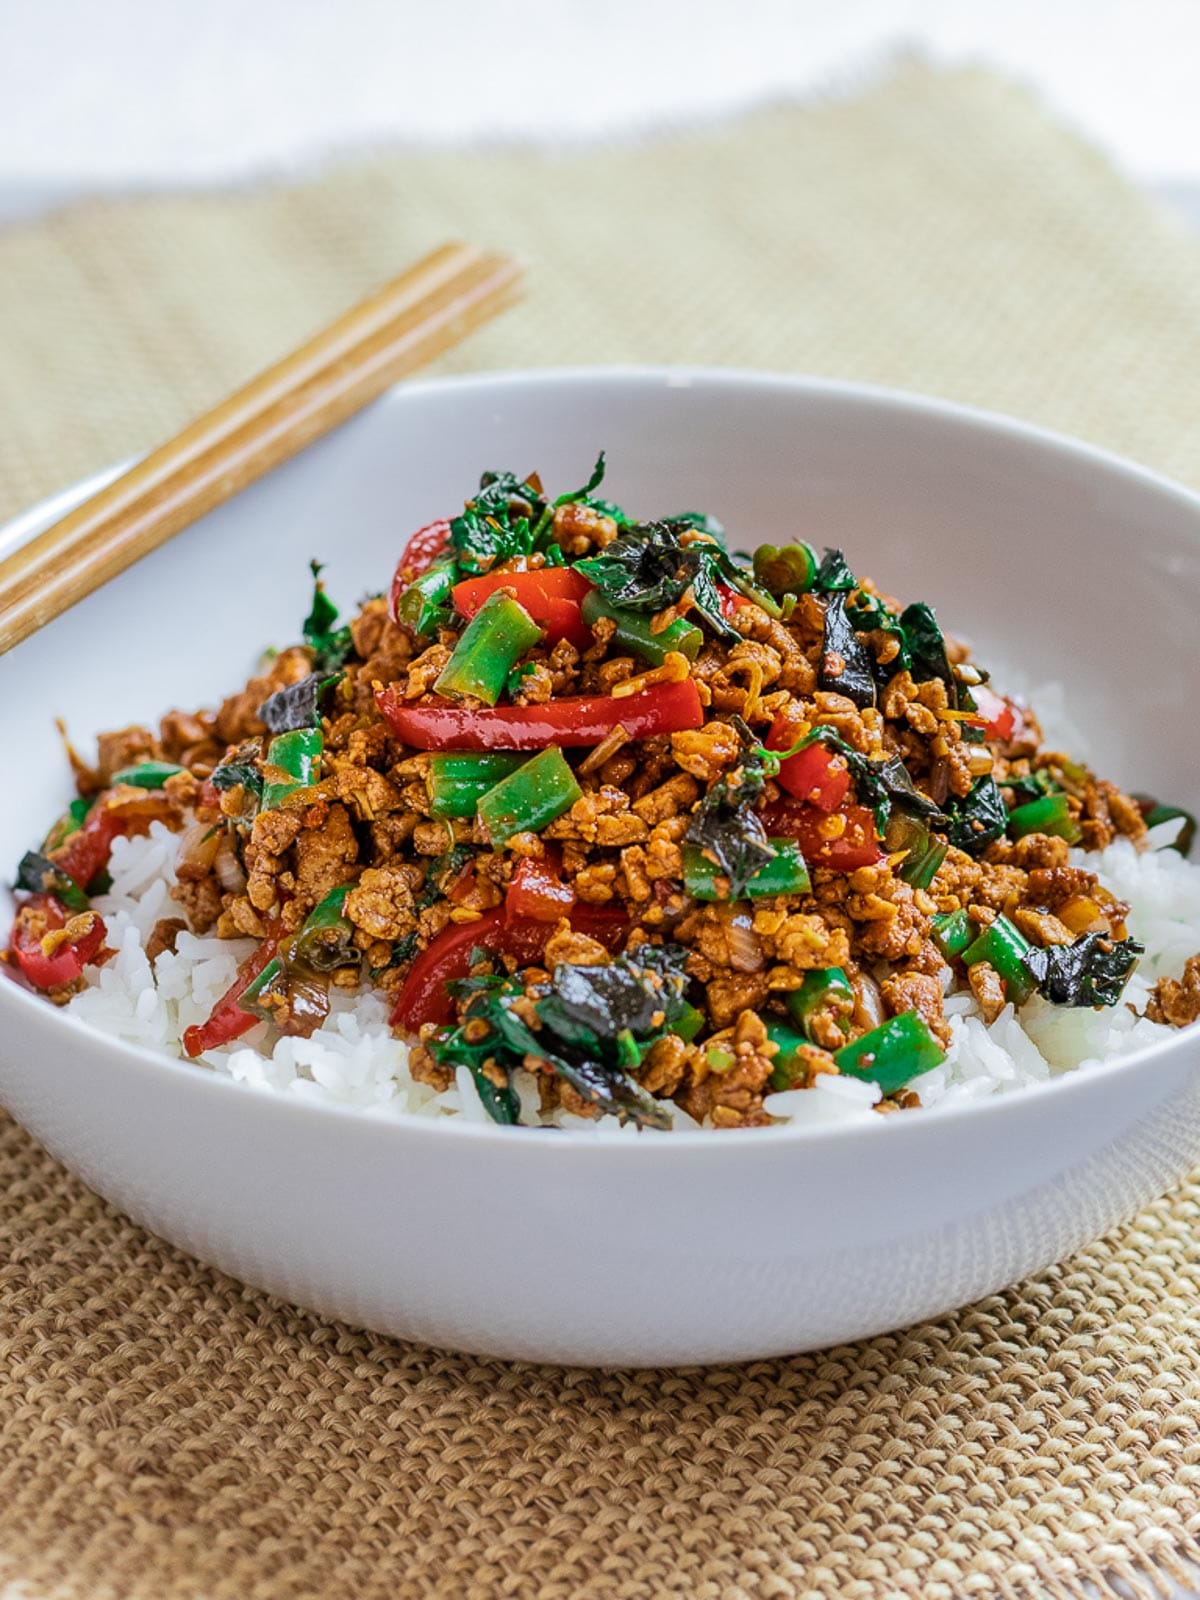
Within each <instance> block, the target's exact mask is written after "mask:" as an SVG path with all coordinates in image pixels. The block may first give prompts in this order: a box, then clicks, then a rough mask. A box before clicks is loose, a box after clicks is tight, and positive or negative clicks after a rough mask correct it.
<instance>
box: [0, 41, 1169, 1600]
mask: <svg viewBox="0 0 1200 1600" xmlns="http://www.w3.org/2000/svg"><path fill="white" fill-rule="evenodd" d="M518 90H519V86H518V85H516V84H509V85H507V86H506V85H503V84H500V85H498V92H518ZM398 92H402V86H400V88H399V89H398ZM596 92H603V89H602V86H596V85H593V84H589V83H588V80H587V76H586V73H585V72H581V75H580V93H596ZM453 235H460V236H465V237H470V238H473V239H476V240H479V241H481V242H484V243H490V244H500V245H507V246H511V247H515V248H517V249H519V250H521V251H522V252H524V253H525V254H526V255H527V256H528V257H529V259H530V261H531V262H532V263H533V268H534V270H533V276H532V281H531V294H530V299H529V302H528V304H527V305H526V306H525V307H524V308H523V309H521V310H520V311H518V312H517V313H515V314H514V315H512V316H510V317H509V318H508V319H507V320H506V321H505V322H504V323H503V325H498V326H497V327H495V328H494V329H493V330H490V331H489V332H487V333H486V334H484V335H483V336H481V337H480V338H478V339H476V340H475V341H474V343H473V344H472V345H471V346H470V347H469V348H468V349H464V350H463V351H461V352H460V353H458V354H457V355H456V356H455V358H454V359H453V361H451V362H447V363H446V366H447V367H453V368H454V369H466V368H470V367H472V366H479V365H490V366H495V365H525V364H540V363H547V362H564V361H589V362H590V361H600V362H604V361H625V360H654V361H657V360H682V361H712V362H736V363H743V364H757V365H762V366H767V367H775V368H786V369H795V370H808V371H814V372H820V373H834V374H837V375H839V376H848V377H854V378H864V379H871V380H874V381H878V382H883V383H889V384H900V385H907V386H910V387H915V388H919V389H924V390H930V391H936V392H939V393H942V394H947V395H951V396H953V397H956V398H959V399H964V400H970V401H973V402H977V403H982V404H986V405H992V406H997V407H1001V408H1003V409H1006V410H1010V411H1014V412H1017V413H1019V414H1022V415H1024V416H1027V417H1031V418H1035V419H1037V420H1039V421H1042V422H1046V423H1049V424H1052V425H1054V426H1056V427H1060V428H1065V429H1068V430H1071V431H1074V432H1078V433H1081V434H1084V435H1086V436H1088V437H1089V438H1091V439H1094V440H1097V441H1099V442H1101V443H1104V444H1107V445H1111V446H1115V447H1116V448H1118V449H1122V450H1125V451H1128V452H1130V453H1131V454H1133V455H1135V456H1138V457H1140V458H1141V459H1143V460H1145V461H1147V462H1149V463H1152V464H1153V465H1155V466H1158V467H1161V468H1164V469H1166V470H1168V471H1172V472H1174V473H1176V474H1178V475H1180V476H1182V477H1184V478H1189V479H1191V480H1192V481H1193V482H1195V481H1200V429H1198V428H1197V425H1196V418H1197V416H1198V415H1200V245H1197V243H1196V242H1195V241H1193V239H1191V238H1190V237H1188V236H1187V235H1186V233H1185V232H1184V231H1183V229H1182V228H1181V227H1179V226H1177V225H1176V224H1174V223H1173V222H1171V221H1170V220H1168V219H1165V218H1163V217H1160V216H1159V215H1157V214H1156V213H1155V211H1154V210H1153V209H1152V207H1151V206H1150V205H1149V204H1148V203H1147V202H1146V201H1145V200H1144V199H1143V198H1141V197H1139V196H1138V195H1137V194H1136V193H1134V192H1133V191H1131V190H1130V189H1129V188H1128V187H1126V186H1125V185H1124V184H1123V183H1122V182H1121V181H1120V180H1118V179H1117V178H1116V177H1115V176H1114V175H1113V173H1112V172H1111V171H1109V170H1108V168H1107V167H1106V166H1105V165H1104V164H1103V163H1102V162H1101V161H1100V160H1099V159H1098V158H1097V157H1096V156H1095V155H1094V154H1092V153H1091V152H1089V151H1088V150H1087V149H1085V148H1084V147H1083V146H1082V145H1081V144H1080V143H1079V142H1077V141H1076V140H1075V139H1074V138H1073V137H1071V136H1070V135H1068V134H1067V133H1065V132H1063V131H1061V130H1060V129H1058V128H1056V127H1055V126H1054V125H1052V124H1051V123H1050V122H1049V121H1048V120H1047V119H1046V118H1045V117H1044V116H1043V114H1042V113H1041V112H1040V111H1039V110H1038V109H1037V108H1036V107H1035V106H1034V105H1033V104H1032V103H1031V102H1030V101H1029V100H1028V98H1026V96H1025V95H1024V94H1022V93H1021V92H1020V91H1018V90H1015V89H1013V88H1011V87H1007V86H1004V85H1002V84H999V83H996V82H994V81H992V80H990V79H987V78H985V77H982V76H979V75H975V74H964V75H958V76H952V77H939V76H936V75H933V74H928V73H925V72H923V71H921V70H918V69H915V68H914V69H908V70H905V71H903V72H902V73H900V74H899V75H897V76H895V77H893V78H891V79H889V80H888V81H886V82H884V83H882V84H880V85H878V86H876V87H874V88H872V89H870V90H869V91H868V92H867V93H866V94H865V95H863V96H862V97H860V98H857V99H854V100H849V101H844V102H840V103H830V104H826V105H821V106H814V107H809V108H806V109H800V110H796V109H787V110H777V111H773V112H770V113H766V114H761V115H757V116H754V117H752V118H750V119H749V120H747V121H745V122H743V123H741V124H740V125H738V126H736V127H731V128H726V129H720V130H714V131H711V132H705V133H700V134H697V135H693V136H688V137H684V136H680V137H678V138H675V139H672V140H670V141H667V142H664V143H660V144H659V145H657V146H653V147H640V148H637V147H634V146H632V145H631V146H630V148H628V149H618V150H612V149H610V150H607V151H604V152H595V151H593V152H591V153H581V152H576V153H567V154H560V155H557V156H554V157H550V156H532V155H528V154H521V153H517V152H512V153H479V154H466V153H456V154H431V153H422V154H412V155H404V156H390V157H388V158H387V159H384V160H377V161H373V162H371V163H370V164H367V165H362V164H356V165H354V166H352V167H350V168H348V169H346V170H339V171H333V172H330V173H329V174H327V175H324V176H323V177H322V178H321V179H320V180H319V181H316V182H310V183H306V184H303V185H301V186H299V187H292V188H278V189H274V190H271V191H266V192H264V191H246V192H243V193H237V194H233V195H229V194H225V195H219V196H214V197H205V198H190V199H150V200H142V201H138V202H132V203H128V204H124V205H116V204H105V205H91V206H88V207H85V208H82V209H78V210H75V211H72V212H69V213H67V214H65V215H63V216H60V217H57V218H54V219H52V220H49V221H47V222H43V223H41V224H39V225H37V226H35V227H30V228H27V229H20V230H14V231H11V232H9V233H7V234H5V235H0V351H2V352H3V354H2V361H0V508H2V509H4V510H9V511H11V510H16V509H17V508H18V507H19V506H21V505H22V504H24V503H25V502H27V501H29V500H30V499H32V498H33V497H34V496H36V495H38V494H40V493H43V492H45V491H47V490H50V489H52V488H54V487H56V486H58V485H60V484H62V483H64V482H66V481H68V480H70V479H71V478H73V477H75V476H78V475H79V474H81V473H84V472H86V471H87V470H89V469H90V468H93V467H97V466H99V465H101V464H102V463H104V462H105V461H108V460H110V459H112V458H114V457H119V456H121V455H124V454H127V453H129V452H132V451H135V450H137V449H139V448H141V447H143V446H145V445H148V444H150V443H151V442H153V441H154V440H156V439H157V438H159V437H161V436H163V435H165V434H166V433H168V432H169V431H170V430H171V429H172V428H174V427H175V426H176V425H177V424H178V423H179V422H181V421H182V420H183V419H184V418H185V417H186V416H187V415H188V414H189V413H191V412H192V411H194V410H195V409H196V408H198V407H199V406H201V405H202V404H204V403H206V402H209V401H211V400H213V399H215V398H216V397H217V396H218V395H219V394H220V393H221V392H222V391H224V390H225V389H226V388H227V387H228V386H229V385H231V384H232V383H233V382H234V381H236V380H237V379H239V378H241V377H242V376H243V375H245V374H247V373H248V372H249V371H251V370H252V369H253V368H254V367H256V366H257V365H260V364H262V363H263V362H264V361H266V360H267V359H268V358H270V357H272V356H273V355H275V354H277V353H278V352H280V351H281V350H282V349H284V348H285V347H286V346H287V345H289V344H290V343H291V342H292V341H293V340H295V339H296V338H298V337H299V336H300V335H301V334H303V333H304V332H305V331H306V330H308V329H310V328H312V327H314V326H315V325H316V324H317V323H319V322H320V321H321V320H322V319H323V318H325V317H326V316H327V315H328V314H329V313H331V312H332V311H334V310H335V309H336V308H338V307H340V306H342V305H343V304H345V303H347V302H348V301H350V300H351V299H353V298H354V297H355V295H356V294H358V293H359V291H360V290H362V289H365V288H366V287H367V286H368V285H370V284H371V283H373V282H375V281H377V280H379V279H380V278H382V277H384V276H386V275H388V274H390V273H391V272H392V271H394V270H395V269H396V268H398V267H399V266H400V265H401V264H403V263H404V262H406V261H407V260H409V259H410V258H411V257H413V256H414V255H415V254H417V253H418V252H419V251H420V250H421V249H423V248H424V247H425V246H427V245H429V244H431V243H433V242H434V241H437V240H440V239H442V238H443V237H446V236H453ZM1198 1198H1200V1188H1198V1187H1197V1186H1196V1184H1195V1183H1192V1184H1189V1185H1185V1186H1184V1187H1182V1188H1180V1189H1179V1190H1177V1191H1175V1192H1174V1193H1172V1194H1171V1195H1169V1196H1167V1197H1166V1198H1164V1199H1163V1200H1161V1201H1159V1202H1158V1203H1157V1204H1155V1205H1153V1206H1151V1207H1150V1208H1149V1209H1148V1210H1147V1211H1146V1212H1145V1213H1144V1214H1143V1215H1142V1216H1141V1217H1140V1218H1138V1219H1137V1221H1136V1222H1135V1223H1133V1224H1132V1225H1130V1226H1129V1227H1127V1228H1125V1229H1124V1230H1123V1231H1121V1232H1120V1233H1118V1234H1116V1235H1114V1236H1112V1237H1110V1238H1109V1239H1106V1240H1104V1241H1103V1242H1101V1243H1100V1244H1097V1245H1096V1246H1094V1247H1093V1248H1092V1249H1090V1250H1088V1251H1086V1252H1084V1253H1083V1254H1082V1255H1080V1256H1078V1257H1077V1258H1075V1259H1074V1260H1073V1261H1071V1262H1069V1263H1067V1264H1066V1265H1065V1266H1063V1267H1060V1268H1058V1269H1055V1270H1053V1271H1050V1272H1047V1273H1045V1274H1044V1275H1043V1276H1042V1277H1040V1278H1038V1279H1037V1280H1036V1281H1034V1282H1030V1283H1026V1284H1023V1285H1021V1286H1019V1287H1018V1288H1016V1289H1014V1290H1013V1291H1012V1292H1011V1293H1009V1294H1007V1295H1004V1296H999V1297H997V1298H995V1299H992V1300H988V1301H986V1302H984V1303H982V1304H980V1305H976V1306H973V1307H971V1308H969V1309H968V1310H966V1311H963V1312H962V1313H960V1314H959V1315H958V1316H956V1317H953V1318H950V1319H947V1320H946V1321H944V1322H941V1323H938V1324H936V1325H932V1326H927V1327H921V1328H917V1329H914V1330H912V1331H910V1332H908V1333H903V1334H896V1335H892V1336H889V1337H885V1338H879V1339H875V1340H872V1341H871V1342H870V1343H867V1344H862V1345H856V1346H853V1347H847V1348H841V1349H836V1350H832V1351H828V1352H825V1353H823V1354H818V1355H810V1356H804V1357H798V1358H796V1359H793V1360H787V1361H772V1362H765V1363H760V1364H756V1365H752V1366H748V1367H744V1368H730V1369H723V1370H709V1371H704V1372H685V1373H678V1372H675V1373H672V1372H643V1373H634V1374H620V1373H613V1374H600V1373H583V1372H568V1373H564V1372H555V1371H546V1370H539V1369H532V1368H521V1367H513V1366H506V1365H504V1364H502V1363H499V1362H492V1361H484V1360H474V1359H471V1358H467V1357H458V1356H447V1355H443V1354H438V1353H435V1352H430V1351H427V1350H422V1349H415V1348H406V1347H403V1346H400V1345H397V1344H394V1343H390V1342H387V1341H384V1340H380V1339H376V1338H372V1337H371V1336H370V1335H367V1334H360V1333H355V1332H352V1331H349V1330H347V1329H345V1328H341V1327H336V1326H330V1325H328V1324H324V1323H321V1322H319V1321H317V1320H315V1319H313V1318H309V1317H305V1316H302V1315H300V1314H298V1313H295V1312H292V1311H290V1310H289V1309H287V1308H286V1307H284V1306H282V1305H279V1304H277V1303H276V1302H274V1301H272V1300H270V1299H268V1298H266V1297H265V1296H263V1295H260V1294H257V1293H254V1292H251V1291H249V1290H245V1289H242V1288H241V1287H239V1286H238V1285H237V1284H235V1283H232V1282H230V1281H229V1280H227V1279H224V1278H222V1277H220V1276H218V1275H217V1274H215V1273H213V1272H210V1271H208V1270H207V1269H205V1268H203V1267H200V1266H198V1265H196V1264H194V1263H193V1262H191V1261H189V1260H187V1259H185V1258H184V1257H182V1256H180V1255H179V1254H177V1253H176V1252H175V1251H173V1250H171V1249H169V1248H168V1247H166V1246H165V1245H163V1244H161V1243H159V1242H158V1241H157V1240H155V1239H153V1238H151V1237H150V1236H148V1235H146V1234H144V1233H142V1232H140V1231H139V1230H137V1229H135V1228H133V1227H131V1226H130V1225H128V1224H127V1223H126V1222H125V1221H123V1219H122V1218H121V1217H119V1216H118V1215H116V1214H115V1213H114V1212H112V1211H111V1210H109V1209H108V1208H107V1207H106V1206H105V1205H103V1204H102V1203H100V1202H99V1201H98V1200H96V1199H94V1198H93V1197H92V1196H91V1195H90V1194H88V1192H87V1191H86V1190H85V1189H84V1188H83V1187H82V1186H81V1185H80V1184H78V1183H77V1182H76V1181H75V1180H74V1179H72V1178H71V1177H69V1176H68V1175H67V1174H66V1173H65V1172H63V1171H62V1170H61V1169H60V1168H59V1167H58V1166H57V1165H56V1164H55V1163H54V1162H53V1161H52V1160H50V1159H49V1157H47V1156H46V1155H44V1154H43V1153H42V1152H41V1151H39V1150H38V1149H37V1147H36V1146H35V1145H34V1144H33V1143H32V1141H31V1140H29V1139H28V1138H27V1137H26V1136H25V1135H24V1134H23V1133H21V1132H20V1131H19V1130H18V1129H17V1128H15V1127H14V1126H13V1125H12V1124H11V1123H5V1122H0V1275H2V1276H0V1282H2V1292H0V1358H2V1364H0V1580H7V1587H6V1588H5V1589H4V1591H3V1592H4V1594H5V1595H6V1596H12V1597H15V1596H17V1595H20V1596H22V1597H25V1600H48V1597H50V1596H60V1595H61V1596H63V1597H70V1600H79V1597H87V1600H106V1597H112V1600H135V1597H136V1600H176V1597H182V1596H197V1597H201V1596H202V1597H206V1600H207V1597H213V1600H216V1597H228V1600H299V1597H301V1596H322V1597H330V1600H341V1597H346V1600H352V1597H353V1600H375V1597H379V1600H407V1597H413V1600H416V1597H426V1596H434V1595H437V1596H464V1597H467V1600H485V1597H488V1600H490V1597H492V1596H501V1595H507V1596H514V1597H525V1596H530V1597H537V1600H575V1597H596V1600H600V1597H612V1600H635V1597H642V1596H647V1597H657V1596H680V1597H685V1596H687V1597H697V1600H740V1597H755V1600H758V1597H762V1600H767V1597H772V1600H774V1597H802V1596H813V1597H816V1596H821V1597H829V1600H832V1597H835V1596H836V1597H846V1600H875V1597H890V1596H922V1597H928V1600H952V1597H958V1596H968V1595H969V1596H977V1597H980V1600H986V1597H991V1596H1018V1595H1020V1596H1025V1595H1041V1594H1053V1595H1071V1596H1082V1595H1084V1594H1086V1593H1095V1591H1096V1589H1097V1588H1098V1589H1099V1590H1100V1591H1101V1592H1102V1593H1103V1594H1105V1595H1116V1594H1123V1593H1128V1590H1126V1589H1124V1588H1123V1587H1122V1585H1123V1584H1129V1585H1131V1586H1132V1587H1133V1589H1134V1590H1135V1592H1137V1593H1143V1592H1149V1591H1150V1589H1151V1588H1152V1587H1158V1586H1163V1585H1166V1584H1168V1582H1169V1580H1170V1579H1171V1578H1175V1579H1177V1580H1179V1581H1181V1582H1182V1581H1186V1578H1187V1575H1188V1571H1189V1570H1191V1569H1190V1565H1189V1564H1190V1561H1191V1560H1193V1559H1196V1558H1197V1557H1200V1545H1198V1544H1197V1542H1196V1534H1197V1530H1198V1528H1200V1435H1198V1433H1197V1425H1198V1421H1200V1284H1198V1278H1200V1265H1198V1262H1197V1252H1196V1248H1195V1239H1196V1229H1197V1218H1198V1205H1197V1201H1198ZM835 1199H836V1197H831V1200H835ZM702 1212H703V1196H697V1214H698V1225H699V1226H703V1221H702ZM801 1220H802V1219H798V1225H800V1222H801ZM751 1225H752V1221H751ZM432 1247H434V1243H433V1242H431V1248H432ZM1088 1585H1093V1586H1095V1587H1094V1588H1091V1589H1089V1587H1088Z"/></svg>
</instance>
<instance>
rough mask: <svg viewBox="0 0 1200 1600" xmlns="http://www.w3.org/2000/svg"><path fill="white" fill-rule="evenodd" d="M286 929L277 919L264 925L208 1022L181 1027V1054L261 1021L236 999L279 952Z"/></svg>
mask: <svg viewBox="0 0 1200 1600" xmlns="http://www.w3.org/2000/svg"><path fill="white" fill-rule="evenodd" d="M286 931H287V930H286V929H285V928H284V926H283V923H282V922H280V921H276V922H272V923H269V924H268V926H267V931H266V935H265V937H264V938H263V940H262V942H261V943H260V944H259V945H258V947H257V949H255V950H252V951H251V952H250V954H249V955H248V956H247V957H246V959H245V960H244V961H243V962H242V964H241V966H240V967H239V968H238V969H237V976H236V977H235V978H234V980H233V982H232V983H231V984H230V985H229V988H228V989H226V991H225V993H224V994H223V995H222V996H221V998H220V999H219V1000H218V1001H217V1003H216V1005H215V1006H214V1007H213V1009H212V1012H211V1014H210V1015H209V1018H208V1021H207V1022H200V1023H194V1024H193V1025H192V1026H191V1027H190V1028H187V1029H185V1030H184V1035H183V1049H184V1054H185V1055H189V1056H198V1055H203V1053H204V1052H205V1051H206V1050H215V1049H216V1048H217V1046H218V1045H222V1044H229V1043H230V1042H231V1041H232V1040H234V1039H240V1038H241V1036H242V1035H243V1034H244V1033H249V1032H250V1029H251V1028H252V1027H254V1025H255V1023H256V1022H261V1021H262V1018H261V1017H258V1016H255V1015H254V1014H253V1013H252V1012H250V1011H243V1010H242V1007H241V1004H240V1001H241V998H242V996H243V995H244V994H245V992H246V990H247V989H248V988H249V986H250V985H251V984H252V983H253V982H254V980H255V978H257V977H258V975H259V973H260V972H261V971H262V970H263V968H264V967H265V966H266V965H267V963H268V962H270V961H273V960H274V959H275V957H276V955H277V954H278V953H279V946H280V944H281V943H282V941H283V938H284V936H285V934H286Z"/></svg>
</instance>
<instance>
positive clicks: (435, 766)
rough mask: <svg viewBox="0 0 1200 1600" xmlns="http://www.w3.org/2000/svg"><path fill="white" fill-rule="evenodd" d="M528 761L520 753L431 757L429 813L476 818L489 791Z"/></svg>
mask: <svg viewBox="0 0 1200 1600" xmlns="http://www.w3.org/2000/svg"><path fill="white" fill-rule="evenodd" d="M528 759H529V758H528V757H527V756H525V755H522V754H520V752H518V751H516V750H489V751H487V752H486V753H484V754H481V755H476V754H473V753H466V752H464V753H462V754H459V753H458V752H455V753H454V754H440V753H439V754H437V755H434V756H431V757H430V761H429V777H428V780H427V787H428V789H429V809H430V810H431V811H432V812H433V814H434V816H435V817H473V816H474V815H475V810H476V807H477V806H478V804H479V802H480V800H482V799H483V797H484V795H485V794H487V792H488V790H489V789H494V788H495V787H496V785H497V784H498V783H499V782H500V780H501V778H507V777H508V775H509V773H510V772H515V771H516V770H517V768H518V767H519V766H521V765H522V764H523V763H524V762H525V761H527V760H528Z"/></svg>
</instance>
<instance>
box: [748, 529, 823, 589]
mask: <svg viewBox="0 0 1200 1600" xmlns="http://www.w3.org/2000/svg"><path fill="white" fill-rule="evenodd" d="M816 575H817V555H816V551H815V550H814V549H813V547H812V545H810V544H806V543H805V542H804V540H803V539H799V540H797V541H796V543H795V544H785V545H783V546H781V547H778V548H777V547H776V546H775V545H773V544H760V545H759V547H758V549H757V550H756V551H755V552H754V576H755V577H756V578H757V580H758V581H759V583H761V584H762V586H763V588H764V589H767V590H769V591H770V592H771V594H773V595H779V596H782V595H788V594H804V592H805V591H806V590H808V589H811V588H812V586H813V579H814V578H815V577H816Z"/></svg>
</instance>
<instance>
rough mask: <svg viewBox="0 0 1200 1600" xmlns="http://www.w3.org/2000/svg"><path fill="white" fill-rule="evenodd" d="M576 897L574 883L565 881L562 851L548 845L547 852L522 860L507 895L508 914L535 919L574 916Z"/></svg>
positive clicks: (508, 915) (547, 920) (506, 911)
mask: <svg viewBox="0 0 1200 1600" xmlns="http://www.w3.org/2000/svg"><path fill="white" fill-rule="evenodd" d="M575 900H576V895H575V886H574V884H571V883H564V882H563V879H562V859H561V856H560V854H559V852H558V851H557V850H554V849H547V851H546V854H545V855H544V856H541V857H535V856H522V858H521V860H520V861H518V863H517V868H516V871H515V872H514V873H513V875H512V878H511V879H510V880H509V885H508V892H507V894H506V895H505V897H504V909H505V915H506V916H507V917H508V919H509V920H510V921H512V920H514V919H518V918H522V917H532V918H533V920H534V921H535V922H557V921H558V919H559V917H567V916H570V914H571V910H572V907H573V906H574V904H575Z"/></svg>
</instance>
